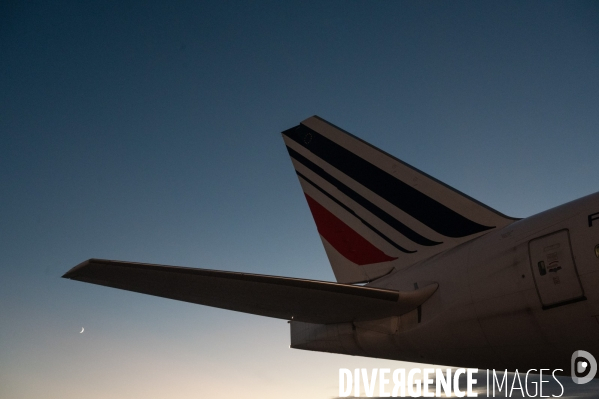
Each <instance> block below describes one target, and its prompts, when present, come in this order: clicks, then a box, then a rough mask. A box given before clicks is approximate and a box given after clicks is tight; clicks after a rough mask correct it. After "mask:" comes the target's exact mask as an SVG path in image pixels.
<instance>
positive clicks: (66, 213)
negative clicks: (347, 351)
mask: <svg viewBox="0 0 599 399" xmlns="http://www.w3.org/2000/svg"><path fill="white" fill-rule="evenodd" d="M598 16H599V5H598V3H597V2H586V1H578V2H553V1H545V2H428V1H427V2H355V1H349V2H325V3H320V2H168V3H167V2H164V3H159V2H146V4H143V5H142V4H136V3H132V2H127V1H123V2H118V3H115V2H87V3H82V2H61V1H56V2H36V1H32V2H27V3H24V2H3V3H2V4H1V5H0V54H2V56H0V171H1V173H0V187H2V190H1V194H0V253H1V254H2V264H1V266H0V397H11V398H30V397H62V398H71V397H72V398H75V397H77V398H80V397H86V398H106V397H112V398H121V397H122V398H124V397H127V398H136V397H139V398H142V397H143V398H154V397H156V398H161V397H165V395H167V394H168V395H169V397H173V398H197V397H207V396H208V395H210V397H213V398H220V397H231V396H233V395H237V394H239V395H242V394H243V395H245V396H247V397H261V398H265V397H273V398H274V397H281V395H285V396H286V397H296V396H297V397H306V396H311V397H323V398H328V397H332V396H335V395H336V392H337V389H338V388H337V382H338V380H337V378H338V376H337V373H338V369H339V367H344V368H353V367H366V368H368V367H370V368H372V367H377V368H382V367H390V368H397V367H398V366H397V365H398V363H396V362H386V361H381V360H376V359H362V358H350V357H346V356H340V355H329V354H319V353H309V352H302V351H295V350H289V349H288V345H289V337H288V334H289V333H288V326H287V324H286V323H285V322H283V321H279V320H271V319H266V318H259V317H254V316H249V315H243V314H238V313H234V312H227V311H222V310H217V309H211V308H207V307H201V306H196V305H191V304H186V303H179V302H176V301H169V300H165V299H160V298H153V297H150V296H143V295H138V294H134V293H128V292H121V291H118V290H114V289H109V288H104V287H98V286H93V285H89V284H83V283H78V282H73V281H67V280H64V279H60V278H59V277H60V276H61V275H62V274H63V273H64V272H65V271H67V270H68V269H69V268H71V267H72V266H74V265H76V264H77V263H79V262H81V261H83V260H85V259H88V258H90V257H97V258H108V259H120V260H130V261H140V262H149V263H161V264H172V265H183V266H192V267H203V268H211V269H223V270H235V271H246V272H254V273H265V274H274V275H286V276H295V277H303V278H312V279H322V280H333V274H332V271H331V269H330V267H329V265H328V261H327V259H326V255H325V253H324V250H323V248H322V245H321V243H320V239H319V237H318V235H317V233H316V229H315V226H314V223H313V221H312V219H311V216H310V214H309V210H308V207H307V204H306V203H305V200H304V198H303V195H302V193H301V190H300V187H299V184H298V182H297V178H296V176H295V174H294V172H293V168H292V166H291V162H290V161H289V159H288V156H287V154H286V151H285V148H284V145H283V141H282V139H281V136H280V134H279V133H280V132H281V131H282V130H284V129H287V128H289V127H292V126H294V125H297V124H298V123H299V122H300V121H301V120H303V119H305V118H307V117H309V116H311V115H314V114H317V115H319V116H321V117H323V118H324V119H327V120H329V121H330V122H332V123H334V124H336V125H337V126H340V127H342V128H344V129H346V130H348V131H350V132H352V133H354V134H356V135H357V136H359V137H361V138H362V139H364V140H366V141H368V142H371V143H372V144H374V145H376V146H378V147H380V148H382V149H384V150H386V151H387V152H390V153H391V154H393V155H395V156H397V157H398V158H400V159H402V160H403V161H405V162H408V163H410V164H412V165H413V166H415V167H417V168H419V169H421V170H423V171H425V172H427V173H429V174H430V175H432V176H434V177H436V178H438V179H440V180H442V181H444V182H445V183H447V184H450V185H451V186H453V187H455V188H457V189H459V190H461V191H463V192H465V193H467V194H469V195H471V196H472V197H474V198H476V199H478V200H479V201H481V202H484V203H486V204H488V205H489V206H491V207H493V208H495V209H497V210H499V211H501V212H503V213H505V214H508V215H510V216H515V217H526V216H529V215H532V214H535V213H537V212H540V211H542V210H545V209H548V208H551V207H553V206H557V205H559V204H561V203H564V202H567V201H570V200H573V199H576V198H578V197H581V196H583V195H586V194H590V193H593V192H596V191H597V170H599V157H597V151H596V141H597V139H598V137H599V135H598V134H597V133H598V130H597V129H598V126H599V18H598ZM81 327H85V328H86V331H85V333H84V334H79V331H80V329H81ZM389 365H390V366H389Z"/></svg>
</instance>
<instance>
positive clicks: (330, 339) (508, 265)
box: [63, 116, 599, 374]
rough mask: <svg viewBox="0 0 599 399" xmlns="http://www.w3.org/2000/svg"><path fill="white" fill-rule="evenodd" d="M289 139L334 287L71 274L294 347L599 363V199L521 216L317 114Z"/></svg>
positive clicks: (153, 273) (89, 265)
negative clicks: (270, 328)
mask: <svg viewBox="0 0 599 399" xmlns="http://www.w3.org/2000/svg"><path fill="white" fill-rule="evenodd" d="M282 134H283V140H284V142H285V145H286V147H287V150H288V152H289V155H290V156H291V160H292V163H293V167H294V168H295V171H296V173H297V175H298V178H299V181H300V184H301V187H302V189H303V191H304V194H305V196H306V200H307V202H308V205H309V207H310V210H311V212H312V215H313V217H314V221H315V223H316V227H317V229H318V232H319V234H320V237H321V239H322V242H323V245H324V247H325V250H326V253H327V255H328V258H329V261H330V263H331V266H332V268H333V272H334V274H335V278H336V280H337V282H336V283H333V282H325V281H314V280H303V279H294V278H286V277H275V276H263V275H254V274H246V273H234V272H226V271H217V270H207V269H195V268H185V267H174V266H161V265H148V264H140V263H132V262H121V261H109V260H99V259H90V260H88V261H85V262H83V263H81V264H80V265H78V266H75V267H74V268H73V269H71V270H70V271H68V272H67V273H66V274H65V275H64V276H63V277H65V278H70V279H74V280H79V281H85V282H90V283H94V284H100V285H106V286H110V287H115V288H121V289H126V290H131V291H136V292H141V293H146V294H151V295H157V296H162V297H166V298H172V299H177V300H182V301H187V302H193V303H198V304H202V305H208V306H215V307H220V308H224V309H230V310H235V311H241V312H246V313H252V314H257V315H262V316H268V317H276V318H281V319H286V320H288V321H289V322H290V329H291V347H292V348H296V349H305V350H313V351H321V352H331V353H342V354H348V355H357V356H367V357H375V358H385V359H394V360H403V361H409V362H419V363H429V364H438V365H447V366H459V367H472V368H481V369H498V370H504V369H508V370H516V369H518V370H529V369H541V368H543V369H562V370H563V373H564V374H568V373H569V372H570V360H571V359H570V358H571V356H572V353H573V352H575V351H576V350H580V349H582V350H585V351H588V352H590V353H591V354H594V355H595V356H598V355H599V193H595V194H592V195H589V196H586V197H583V198H580V199H578V200H575V201H572V202H569V203H566V204H564V205H561V206H558V207H556V208H553V209H550V210H547V211H545V212H542V213H539V214H537V215H534V216H531V217H528V218H525V219H514V218H510V217H507V216H505V215H502V214H501V213H499V212H497V211H495V210H493V209H491V208H489V207H487V206H485V205H484V204H481V203H479V202H478V201H476V200H474V199H472V198H470V197H468V196H467V195H465V194H463V193H460V192H459V191H457V190H455V189H453V188H451V187H449V186H447V185H445V184H443V183H441V182H439V181H437V180H435V179H434V178H432V177H430V176H428V175H426V174H425V173H423V172H421V171H419V170H417V169H415V168H413V167H411V166H409V165H407V164H405V163H404V162H402V161H400V160H398V159H396V158H394V157H393V156H391V155H389V154H387V153H385V152H383V151H381V150H379V149H377V148H375V147H373V146H371V145H369V144H368V143H365V142H364V141H362V140H360V139H358V138H356V137H354V136H352V135H351V134H349V133H347V132H345V131H343V130H342V129H340V128H338V127H336V126H334V125H332V124H330V123H328V122H326V121H324V120H323V119H321V118H319V117H317V116H313V117H311V118H308V119H306V120H305V121H303V122H301V124H300V125H298V126H296V127H293V128H291V129H289V130H286V131H284V132H283V133H282ZM357 283H366V284H364V285H356V284H357Z"/></svg>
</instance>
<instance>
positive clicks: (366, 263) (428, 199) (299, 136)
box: [282, 116, 514, 283]
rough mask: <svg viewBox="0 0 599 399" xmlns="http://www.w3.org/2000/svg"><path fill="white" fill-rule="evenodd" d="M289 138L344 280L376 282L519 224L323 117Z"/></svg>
mask: <svg viewBox="0 0 599 399" xmlns="http://www.w3.org/2000/svg"><path fill="white" fill-rule="evenodd" d="M282 134H283V139H284V140H285V144H286V146H287V151H288V152H289V155H290V157H291V158H292V161H293V163H294V167H295V168H296V173H297V174H298V177H299V179H300V183H302V188H303V189H304V192H305V194H306V199H307V200H308V204H309V207H310V210H311V211H312V215H313V216H314V220H315V222H316V225H317V228H318V231H319V233H320V235H321V238H322V239H323V244H324V245H325V249H326V250H327V255H328V256H329V260H330V261H331V265H332V267H333V270H334V272H335V276H336V278H337V281H339V282H345V283H349V282H363V281H369V280H372V279H373V278H376V277H378V276H380V275H384V274H386V273H388V272H389V271H391V270H392V269H393V268H395V267H404V266H408V265H410V264H413V263H415V262H417V261H419V260H423V259H425V258H427V257H430V256H432V255H434V254H436V253H439V252H442V251H445V250H447V249H449V248H451V247H454V246H456V245H458V244H460V243H462V242H465V241H469V240H471V239H472V238H475V237H478V236H480V235H481V234H485V233H486V232H488V231H490V230H492V229H494V228H497V227H503V226H505V225H507V224H509V223H511V222H513V220H514V219H511V218H508V217H506V216H504V215H501V214H500V213H498V212H497V211H495V210H493V209H490V208H488V207H486V206H485V205H483V204H481V203H479V202H477V201H476V200H474V199H472V198H470V197H468V196H466V195H464V194H462V193H460V192H458V191H456V190H454V189H452V188H451V187H449V186H446V185H445V184H443V183H441V182H439V181H437V180H435V179H433V178H431V177H430V176H428V175H426V174H424V173H422V172H420V171H418V170H417V169H414V168H412V167H411V166H409V165H407V164H405V163H403V162H401V161H399V160H398V159H396V158H394V157H392V156H390V155H389V154H386V153H385V152H383V151H381V150H379V149H377V148H375V147H372V146H371V145H369V144H367V143H365V142H363V141H362V140H360V139H358V138H356V137H354V136H352V135H351V134H349V133H347V132H345V131H343V130H341V129H339V128H337V127H336V126H334V125H331V124H330V123H328V122H326V121H324V120H322V119H320V118H318V117H316V116H314V117H311V118H308V119H306V120H305V121H303V122H302V123H301V124H300V125H298V126H296V127H294V128H291V129H288V130H286V131H284V132H283V133H282ZM308 175H309V176H308ZM319 198H320V199H319ZM375 265H376V266H375Z"/></svg>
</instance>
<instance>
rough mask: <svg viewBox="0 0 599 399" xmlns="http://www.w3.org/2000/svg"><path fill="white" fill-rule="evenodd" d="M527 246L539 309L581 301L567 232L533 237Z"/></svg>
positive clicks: (580, 288) (579, 286) (578, 281)
mask: <svg viewBox="0 0 599 399" xmlns="http://www.w3.org/2000/svg"><path fill="white" fill-rule="evenodd" d="M528 245H529V250H530V262H531V267H532V273H533V276H534V279H535V284H536V286H537V291H538V292H539V297H540V298H541V303H542V304H543V308H551V307H555V306H559V305H562V304H566V303H570V302H574V301H576V300H582V299H585V298H584V292H583V291H582V286H581V285H580V279H579V278H578V272H577V271H576V265H575V263H574V258H573V256H572V248H571V246H570V234H569V232H568V230H560V231H557V232H555V233H551V234H548V235H545V236H542V237H539V238H535V239H534V240H531V241H530V242H529V244H528Z"/></svg>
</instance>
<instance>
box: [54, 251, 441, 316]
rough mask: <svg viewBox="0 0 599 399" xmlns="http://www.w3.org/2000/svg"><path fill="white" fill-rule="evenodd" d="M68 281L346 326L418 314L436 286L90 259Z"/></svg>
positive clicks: (252, 312) (68, 274) (267, 314)
mask: <svg viewBox="0 0 599 399" xmlns="http://www.w3.org/2000/svg"><path fill="white" fill-rule="evenodd" d="M63 277H64V278H68V279H72V280H78V281H83V282H87V283H93V284H98V285H104V286H107V287H114V288H120V289H123V290H128V291H134V292H140V293H143V294H149V295H155V296H160V297H164V298H170V299H176V300H179V301H185V302H191V303H197V304H200V305H206V306H214V307H217V308H223V309H229V310H235V311H238V312H244V313H251V314H256V315H260V316H267V317H275V318H279V319H286V320H292V319H293V320H297V321H302V322H307V323H319V324H329V323H343V322H350V321H362V320H375V319H381V318H384V317H389V316H396V315H401V314H404V313H407V312H409V311H411V310H414V309H416V308H417V307H418V306H419V305H421V304H422V303H424V302H425V301H426V300H427V299H428V298H429V297H430V296H431V295H432V294H433V293H434V292H435V291H436V289H437V287H438V285H437V284H432V285H429V286H426V287H423V288H421V289H418V290H414V291H407V292H399V291H392V290H386V289H379V288H370V287H360V286H352V285H346V284H338V283H330V282H325V281H315V280H303V279H297V278H288V277H275V276H265V275H259V274H246V273H236V272H226V271H218V270H207V269H194V268H187V267H178V266H162V265H150V264H144V263H133V262H121V261H113V260H102V259H90V260H87V261H85V262H83V263H81V264H79V265H77V266H75V267H74V268H72V269H71V270H69V271H68V272H67V273H66V274H65V275H64V276H63Z"/></svg>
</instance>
